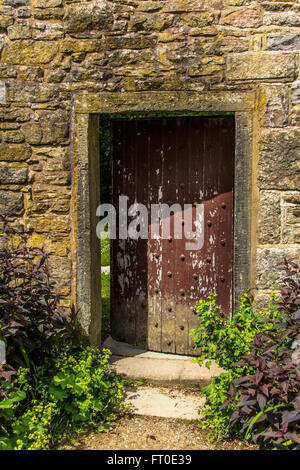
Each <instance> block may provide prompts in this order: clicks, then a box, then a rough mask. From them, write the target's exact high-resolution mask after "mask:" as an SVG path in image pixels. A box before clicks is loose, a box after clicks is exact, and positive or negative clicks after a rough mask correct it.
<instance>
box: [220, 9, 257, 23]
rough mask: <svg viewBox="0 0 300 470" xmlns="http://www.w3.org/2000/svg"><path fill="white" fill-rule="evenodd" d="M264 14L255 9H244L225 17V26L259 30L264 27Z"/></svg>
mask: <svg viewBox="0 0 300 470" xmlns="http://www.w3.org/2000/svg"><path fill="white" fill-rule="evenodd" d="M262 18H263V17H262V13H261V11H260V10H256V9H253V8H242V9H240V10H237V11H234V12H233V13H229V14H227V15H226V16H224V17H223V20H222V22H223V24H225V25H229V26H234V27H237V28H258V27H259V26H261V25H262Z"/></svg>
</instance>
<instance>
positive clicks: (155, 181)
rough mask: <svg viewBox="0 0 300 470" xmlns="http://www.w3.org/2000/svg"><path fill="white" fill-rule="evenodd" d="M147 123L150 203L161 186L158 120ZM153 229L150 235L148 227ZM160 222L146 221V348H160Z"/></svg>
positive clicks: (155, 200)
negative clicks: (155, 235) (147, 237)
mask: <svg viewBox="0 0 300 470" xmlns="http://www.w3.org/2000/svg"><path fill="white" fill-rule="evenodd" d="M147 125H148V142H149V144H148V164H149V183H148V185H149V187H148V200H149V207H151V204H158V203H159V202H161V196H162V194H161V188H162V159H161V148H162V127H161V123H160V121H159V120H149V121H148V122H147ZM152 229H153V233H155V232H157V237H152V235H151V231H152ZM160 237H161V225H160V222H159V220H154V221H152V222H151V223H150V225H149V240H148V349H150V350H152V351H162V292H163V281H162V242H161V239H160Z"/></svg>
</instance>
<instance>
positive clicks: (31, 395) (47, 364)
mask: <svg viewBox="0 0 300 470" xmlns="http://www.w3.org/2000/svg"><path fill="white" fill-rule="evenodd" d="M1 219H2V221H3V222H4V237H3V238H4V248H1V250H0V340H3V341H4V342H5V343H6V346H7V360H8V362H9V364H7V363H4V364H0V449H14V450H20V449H43V450H44V449H48V448H51V447H52V446H53V445H54V443H56V442H57V441H58V440H60V439H61V438H62V437H63V436H64V435H66V433H68V434H69V433H70V432H72V431H74V430H76V429H79V428H80V429H82V428H85V427H95V426H96V427H99V426H100V427H101V428H102V429H107V426H109V423H110V422H111V420H113V419H114V418H115V408H116V407H119V408H121V409H122V408H123V403H122V401H121V397H122V394H123V381H122V379H120V378H119V377H118V376H116V375H115V374H113V373H111V372H110V371H109V365H108V358H109V354H110V353H109V351H107V350H103V351H102V352H100V351H99V350H98V349H96V348H84V347H83V346H80V345H78V344H77V345H74V336H75V339H76V335H77V330H76V329H75V328H77V325H76V317H75V314H74V312H73V315H71V317H70V320H69V321H68V322H67V321H66V320H65V319H64V317H63V314H62V313H63V312H62V310H61V308H60V305H59V302H60V299H59V297H58V296H57V295H56V294H55V291H54V284H53V282H52V280H51V276H50V274H49V269H48V263H47V261H48V257H47V254H46V253H45V252H44V251H43V250H41V249H40V248H32V247H30V246H29V243H28V237H27V236H26V235H19V234H17V233H16V232H15V231H14V230H11V229H10V230H9V228H8V224H7V219H6V218H5V217H2V218H1ZM1 246H3V244H2V243H1Z"/></svg>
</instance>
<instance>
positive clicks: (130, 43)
mask: <svg viewBox="0 0 300 470" xmlns="http://www.w3.org/2000/svg"><path fill="white" fill-rule="evenodd" d="M105 44H106V48H107V49H146V48H149V47H150V48H154V46H155V41H154V39H153V38H151V37H144V36H142V37H139V36H135V37H113V36H110V37H107V38H106V39H105Z"/></svg>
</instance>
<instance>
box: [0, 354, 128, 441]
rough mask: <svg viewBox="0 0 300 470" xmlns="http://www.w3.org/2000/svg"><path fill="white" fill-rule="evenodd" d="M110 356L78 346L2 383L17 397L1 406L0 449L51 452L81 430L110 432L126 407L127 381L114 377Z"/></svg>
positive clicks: (10, 397) (9, 397)
mask: <svg viewBox="0 0 300 470" xmlns="http://www.w3.org/2000/svg"><path fill="white" fill-rule="evenodd" d="M109 355H110V352H109V351H108V350H103V351H102V353H100V351H99V350H98V349H97V348H91V347H88V348H82V347H79V346H77V347H74V346H73V347H70V348H68V350H65V351H64V352H62V353H61V354H60V355H59V356H57V357H49V358H48V359H47V360H46V361H45V364H44V365H43V366H38V367H34V368H33V370H29V369H23V368H20V369H19V370H18V375H17V378H16V380H15V382H14V383H12V384H9V383H8V382H6V383H4V382H2V386H3V387H8V388H11V392H10V393H8V394H7V396H6V398H5V399H3V400H2V401H1V402H0V409H1V420H0V449H5V450H10V449H14V450H21V449H28V450H37V449H43V450H45V449H49V448H51V447H52V446H53V444H54V443H55V442H57V441H59V440H60V439H61V438H62V437H63V436H65V435H66V434H69V433H70V432H74V430H76V429H82V428H84V427H88V428H99V427H100V429H102V430H103V429H104V430H105V429H107V427H108V426H109V424H110V423H111V421H112V420H114V419H115V418H116V414H115V409H116V407H119V408H120V409H122V408H124V406H123V403H122V395H123V393H124V387H123V380H122V379H121V378H120V377H118V376H116V375H115V374H113V373H111V372H109V370H108V368H109V364H108V359H109ZM16 386H17V387H18V392H15V391H14V390H13V388H14V387H16ZM3 410H4V411H5V412H4V413H3Z"/></svg>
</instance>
